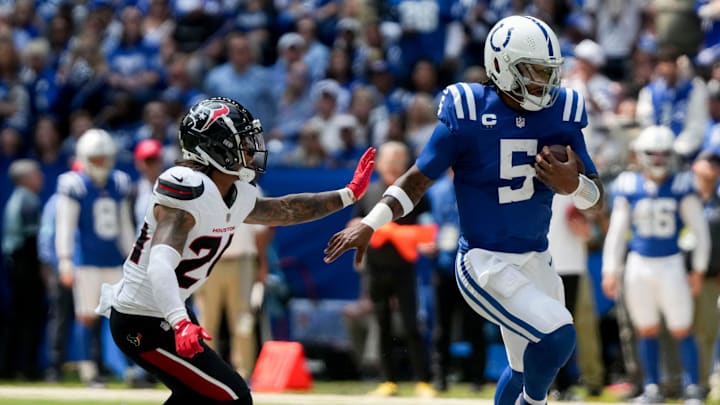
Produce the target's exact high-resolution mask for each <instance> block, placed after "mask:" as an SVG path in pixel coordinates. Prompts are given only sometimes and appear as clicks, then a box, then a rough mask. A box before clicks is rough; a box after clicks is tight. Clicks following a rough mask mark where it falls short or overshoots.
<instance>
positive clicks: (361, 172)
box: [346, 148, 375, 201]
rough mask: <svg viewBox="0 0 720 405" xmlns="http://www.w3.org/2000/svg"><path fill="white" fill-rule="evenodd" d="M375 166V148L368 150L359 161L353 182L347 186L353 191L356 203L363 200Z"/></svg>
mask: <svg viewBox="0 0 720 405" xmlns="http://www.w3.org/2000/svg"><path fill="white" fill-rule="evenodd" d="M374 166H375V148H368V149H367V150H366V151H365V153H363V155H362V157H361V158H360V160H359V161H358V164H357V167H356V168H355V174H353V178H352V180H350V183H348V185H347V186H346V187H347V188H349V189H350V191H352V193H353V196H354V197H355V201H357V200H359V199H360V198H362V196H363V195H364V194H365V190H367V188H368V185H369V184H370V176H372V172H373V167H374Z"/></svg>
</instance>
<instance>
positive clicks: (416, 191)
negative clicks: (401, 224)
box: [380, 165, 433, 219]
mask: <svg viewBox="0 0 720 405" xmlns="http://www.w3.org/2000/svg"><path fill="white" fill-rule="evenodd" d="M432 184H433V180H432V179H430V178H429V177H427V176H425V175H424V174H423V173H422V172H421V171H420V169H418V168H417V166H415V165H413V166H412V167H411V168H410V169H408V171H407V172H405V174H403V175H402V176H400V178H399V179H397V180H396V181H395V185H396V186H398V187H400V188H402V189H403V190H405V193H406V194H407V195H408V197H410V200H412V202H413V204H417V203H418V201H420V198H422V196H423V195H424V194H425V192H426V191H427V190H428V188H430V186H431V185H432ZM380 201H382V202H384V203H385V204H387V205H389V206H390V209H392V212H393V219H398V218H400V217H402V215H403V209H402V205H401V204H400V202H399V201H398V200H396V199H395V197H390V196H385V197H383V198H382V200H380Z"/></svg>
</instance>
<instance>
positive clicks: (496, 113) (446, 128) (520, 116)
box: [325, 16, 603, 405]
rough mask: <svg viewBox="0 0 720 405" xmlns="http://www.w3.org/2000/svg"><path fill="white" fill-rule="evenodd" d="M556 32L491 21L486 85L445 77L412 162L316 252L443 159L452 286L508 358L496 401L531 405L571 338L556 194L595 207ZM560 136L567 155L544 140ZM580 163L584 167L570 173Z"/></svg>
mask: <svg viewBox="0 0 720 405" xmlns="http://www.w3.org/2000/svg"><path fill="white" fill-rule="evenodd" d="M561 64H562V56H561V54H560V45H559V43H558V39H557V37H556V35H555V33H554V32H553V31H552V30H551V29H550V27H548V26H547V24H545V23H544V22H542V21H540V20H538V19H536V18H533V17H523V16H512V17H508V18H505V19H502V20H500V21H499V22H498V23H497V24H496V25H495V26H494V27H493V29H492V30H491V31H490V34H489V35H488V40H487V41H486V43H485V69H486V70H487V73H488V76H489V77H490V79H491V81H492V83H488V84H478V83H457V84H453V85H451V86H449V87H447V88H446V89H445V91H444V93H443V98H442V100H441V102H440V107H439V109H438V118H439V120H440V122H439V123H438V125H437V126H436V128H435V131H434V132H433V134H432V137H431V139H430V140H429V141H428V144H427V145H426V146H425V148H424V150H423V151H422V152H421V153H420V156H419V157H418V159H417V161H416V162H415V165H413V166H412V167H411V168H410V169H409V170H408V171H407V172H406V173H405V174H404V175H403V176H401V177H400V179H398V180H397V181H396V182H395V184H394V185H392V186H390V187H388V189H387V190H386V191H385V194H384V197H383V199H382V200H381V201H380V202H379V203H378V204H376V205H375V207H374V208H373V209H372V211H371V212H370V213H369V214H368V215H367V216H365V218H363V220H362V221H361V222H360V223H358V224H356V225H353V226H349V227H347V228H346V229H344V230H342V231H341V232H338V233H337V234H335V235H334V236H333V237H332V238H331V239H330V241H329V242H328V246H327V248H326V249H325V254H326V257H325V261H326V262H332V261H333V260H335V259H337V258H338V257H339V256H340V255H341V254H342V253H344V252H346V251H348V250H350V249H353V248H354V249H357V253H356V255H355V260H356V261H360V259H361V258H362V255H363V253H364V252H365V250H366V248H367V243H368V241H369V239H370V237H371V235H372V233H373V230H374V229H377V228H378V227H380V226H382V225H383V224H385V223H388V222H390V221H392V220H394V219H397V218H400V217H402V216H403V215H405V214H407V213H408V212H410V211H411V210H412V208H413V206H414V204H415V203H417V201H418V200H419V199H420V197H421V196H422V195H423V194H424V193H425V192H426V191H427V189H428V188H429V187H430V185H431V184H432V183H433V181H435V180H436V179H438V178H439V177H440V176H442V175H443V174H444V173H445V172H446V170H447V169H448V168H450V167H452V168H453V170H454V172H455V178H454V185H455V194H456V196H457V204H458V210H459V216H460V231H461V235H460V241H459V251H458V256H457V259H456V265H455V267H456V269H455V276H456V279H457V284H458V286H459V288H460V291H461V292H462V294H463V296H464V298H465V300H466V301H467V303H468V304H469V305H470V306H471V307H472V308H473V309H474V310H475V312H477V313H478V314H480V315H482V316H483V317H485V318H487V319H488V320H490V321H492V322H494V323H496V324H498V325H500V328H501V331H502V336H503V340H504V343H505V347H506V351H507V355H508V359H509V363H510V366H509V368H508V369H507V370H505V372H504V373H503V375H502V376H501V378H500V381H499V382H498V386H497V391H496V393H495V403H496V404H498V405H509V404H513V403H515V402H516V401H518V402H519V403H521V404H524V403H530V404H533V405H542V404H544V403H545V402H546V400H547V398H546V397H547V391H548V388H549V386H550V383H551V382H552V380H553V378H555V375H556V374H557V371H558V369H559V368H560V367H561V366H562V365H563V364H565V362H566V361H567V359H568V357H569V356H570V354H571V353H572V351H573V348H574V347H575V329H574V327H573V320H572V316H571V315H570V312H568V310H567V309H566V308H565V306H564V304H563V287H562V282H561V280H560V277H559V276H558V275H557V274H556V273H555V271H554V269H553V268H552V260H551V258H550V253H549V252H548V240H547V233H548V227H549V223H550V215H551V203H552V199H553V195H554V193H555V192H557V193H560V194H571V195H572V196H573V202H574V204H575V205H576V206H577V207H578V208H579V209H583V210H588V209H593V210H597V209H600V208H601V207H600V206H601V203H600V201H602V194H603V191H602V190H603V189H602V185H601V184H600V182H599V180H598V177H597V170H596V169H595V165H594V164H593V162H592V160H591V159H590V157H589V155H588V153H587V149H586V147H585V143H584V140H583V135H582V132H581V128H582V127H584V126H585V125H586V124H587V116H586V113H585V104H584V101H583V98H582V96H581V95H580V93H578V92H576V91H574V90H571V89H565V88H561V87H560V86H559V83H560V77H559V75H560V72H559V70H560V65H561ZM553 144H561V145H566V146H567V147H566V151H567V155H568V160H567V162H565V163H563V162H560V161H559V160H557V159H556V158H555V156H554V155H553V154H552V153H551V152H550V149H549V148H548V147H547V146H549V145H553ZM577 160H581V161H582V165H583V166H584V167H585V174H583V173H579V170H578V167H579V164H578V162H577Z"/></svg>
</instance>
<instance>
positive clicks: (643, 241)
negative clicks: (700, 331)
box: [602, 126, 710, 404]
mask: <svg viewBox="0 0 720 405" xmlns="http://www.w3.org/2000/svg"><path fill="white" fill-rule="evenodd" d="M675 142H676V141H675V135H674V134H673V132H672V130H671V129H670V128H668V127H664V126H651V127H648V128H646V129H644V130H643V132H642V133H640V135H639V136H638V138H637V139H636V140H635V142H634V144H633V146H634V149H635V153H636V155H637V159H638V163H639V164H640V166H641V168H642V172H631V171H627V172H624V173H621V174H620V176H618V178H617V179H616V181H615V183H614V187H613V191H614V193H613V194H614V196H615V197H614V198H613V209H612V214H611V216H610V226H609V228H608V232H607V236H606V239H605V245H604V247H603V282H602V285H603V290H604V292H605V294H606V295H608V296H609V297H615V296H616V294H617V278H618V275H619V274H620V271H621V270H622V269H623V268H625V272H624V275H623V277H624V278H623V281H624V283H623V292H624V297H625V302H626V305H627V309H628V313H629V315H630V321H631V322H632V324H633V327H634V328H635V330H636V331H637V335H638V356H639V360H640V365H641V367H642V370H643V375H644V384H645V387H644V392H643V394H642V395H641V396H640V397H639V401H640V402H644V403H658V402H663V396H662V395H661V393H660V390H659V387H658V384H659V383H660V381H659V373H660V370H659V366H658V357H659V351H660V349H659V344H658V333H659V330H660V316H661V315H662V316H663V317H664V319H665V323H666V325H667V327H668V330H669V331H670V333H671V334H672V336H673V337H674V338H675V339H676V340H677V341H678V346H679V350H680V360H681V363H682V366H683V371H684V380H685V384H686V386H685V399H686V403H687V404H698V403H702V397H703V395H702V394H703V393H702V388H701V387H700V386H699V377H698V373H699V368H698V351H697V346H696V343H695V338H694V336H693V334H692V322H693V295H697V294H698V293H699V292H700V288H701V286H702V279H703V274H704V273H705V271H706V270H707V267H708V262H709V260H710V231H709V228H708V223H707V221H706V220H705V217H704V216H703V206H702V202H701V200H700V198H699V196H698V195H697V194H696V192H695V189H694V185H693V175H692V173H691V172H681V173H674V172H673V158H675V157H676V156H675V155H674V153H673V145H674V143H675ZM684 226H686V227H687V228H688V230H689V231H691V232H692V233H693V235H694V236H695V240H696V247H695V249H694V250H693V254H692V261H691V262H692V265H691V266H692V268H691V269H690V270H691V271H690V273H689V275H688V274H687V273H686V270H685V263H684V259H683V255H682V253H681V251H680V247H679V246H678V237H679V235H680V231H681V230H682V229H683V227H684ZM629 231H631V232H632V237H631V238H630V241H629V242H628V241H627V239H626V236H627V234H628V232H629ZM627 247H629V253H628V254H627V259H625V252H626V250H628V249H627Z"/></svg>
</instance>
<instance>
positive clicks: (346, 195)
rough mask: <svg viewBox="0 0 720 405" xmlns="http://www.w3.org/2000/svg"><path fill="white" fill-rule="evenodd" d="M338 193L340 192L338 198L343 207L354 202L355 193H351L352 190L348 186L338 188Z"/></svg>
mask: <svg viewBox="0 0 720 405" xmlns="http://www.w3.org/2000/svg"><path fill="white" fill-rule="evenodd" d="M338 193H340V199H341V200H342V204H343V208H345V207H347V206H348V205H353V204H354V203H355V194H353V192H352V190H350V189H349V188H347V187H345V188H341V189H340V190H338Z"/></svg>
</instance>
